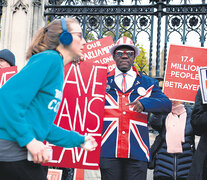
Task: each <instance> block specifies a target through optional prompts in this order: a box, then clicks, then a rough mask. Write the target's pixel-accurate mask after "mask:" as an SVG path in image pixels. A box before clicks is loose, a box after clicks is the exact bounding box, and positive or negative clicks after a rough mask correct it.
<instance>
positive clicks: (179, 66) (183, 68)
mask: <svg viewBox="0 0 207 180" xmlns="http://www.w3.org/2000/svg"><path fill="white" fill-rule="evenodd" d="M206 55H207V49H205V48H197V47H188V46H179V45H170V50H169V55H168V62H167V68H166V72H165V79H164V87H163V92H164V93H165V94H166V95H167V96H168V97H169V98H170V99H172V100H179V101H186V102H194V101H195V96H196V93H197V90H198V89H199V87H200V85H199V74H198V69H199V67H201V66H205V65H206V62H207V61H206Z"/></svg>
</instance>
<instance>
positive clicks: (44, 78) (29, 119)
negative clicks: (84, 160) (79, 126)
mask: <svg viewBox="0 0 207 180" xmlns="http://www.w3.org/2000/svg"><path fill="white" fill-rule="evenodd" d="M84 44H85V40H84V38H83V36H82V30H81V27H80V25H79V23H78V21H77V20H76V19H74V18H66V19H65V18H62V19H61V20H60V19H56V20H54V21H52V22H51V23H50V24H49V25H47V26H46V27H44V28H41V29H40V30H39V31H38V32H37V34H36V36H35V37H34V39H33V41H32V43H31V46H30V47H29V49H28V52H27V59H29V61H28V63H27V65H26V66H25V67H24V68H23V69H22V70H21V71H20V72H19V73H17V74H16V75H15V76H13V77H12V78H10V79H9V80H8V81H7V83H6V84H5V85H4V86H2V88H1V89H0V117H1V120H0V179H7V180H10V179H11V180H14V179H15V180H20V179H21V180H23V179H25V180H30V179H31V180H32V179H34V180H44V179H45V180H46V179H47V178H46V175H45V174H44V170H43V168H42V166H41V165H40V164H39V163H45V162H47V161H48V160H49V153H48V151H47V148H48V147H47V146H46V145H45V144H43V143H42V142H43V141H44V140H46V141H48V142H50V143H52V144H55V145H57V146H61V147H66V148H71V147H82V148H84V149H86V150H89V151H91V150H94V149H95V148H96V146H97V143H96V141H95V139H94V138H93V137H91V136H82V135H80V134H78V133H77V132H74V131H66V130H64V129H62V128H60V127H57V126H56V125H54V124H53V121H54V119H55V116H56V114H57V111H58V107H59V104H60V102H61V99H62V90H63V81H64V65H66V64H68V63H69V62H71V61H74V59H77V58H79V57H81V56H83V54H82V50H83V46H84ZM88 140H90V141H91V142H92V146H91V147H89V148H88V147H86V146H85V145H84V142H85V141H88ZM27 151H29V152H30V153H31V155H32V157H33V161H31V162H29V161H27V160H26V156H27Z"/></svg>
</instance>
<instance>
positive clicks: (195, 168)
mask: <svg viewBox="0 0 207 180" xmlns="http://www.w3.org/2000/svg"><path fill="white" fill-rule="evenodd" d="M191 125H192V127H193V131H194V133H195V134H196V135H198V136H200V141H199V143H198V146H197V149H196V152H195V154H194V156H193V162H192V166H191V168H190V173H189V176H188V180H206V179H207V131H206V129H207V104H203V102H202V96H201V90H200V89H199V90H198V92H197V95H196V99H195V104H194V108H193V111H192V116H191Z"/></svg>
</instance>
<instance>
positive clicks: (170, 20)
mask: <svg viewBox="0 0 207 180" xmlns="http://www.w3.org/2000/svg"><path fill="white" fill-rule="evenodd" d="M127 2H128V3H129V0H127V1H124V0H113V1H112V0H82V1H81V0H59V1H58V0H49V3H48V4H46V5H45V12H44V15H45V16H46V17H47V18H48V19H49V20H52V19H53V18H57V17H60V16H75V17H76V18H77V19H78V20H79V21H80V23H81V26H82V28H83V35H84V37H85V38H86V39H90V40H95V39H99V38H102V37H105V36H108V35H111V36H112V37H113V38H114V41H116V40H117V39H118V38H119V37H121V36H123V35H127V36H130V37H131V38H132V39H133V41H134V42H135V43H136V44H139V45H140V46H141V45H142V44H143V42H140V39H142V38H141V36H142V34H144V36H146V38H145V40H144V41H145V42H144V43H147V44H148V48H146V50H147V53H148V59H149V61H148V71H149V73H148V74H149V75H150V76H155V77H157V78H163V75H164V71H165V65H166V62H167V49H168V45H169V43H170V37H171V36H172V34H173V33H177V34H178V36H180V40H181V43H182V44H186V41H187V39H188V38H190V32H194V33H196V34H197V36H198V39H199V41H200V46H201V47H204V45H205V41H206V33H207V23H206V14H207V4H206V3H205V0H202V1H201V2H200V4H191V3H190V0H188V1H187V0H181V2H180V4H172V2H173V0H171V1H170V0H151V1H150V2H149V3H148V4H143V3H146V0H143V1H142V0H132V1H131V4H126V3H127ZM155 47H156V48H155ZM161 49H163V50H162V51H161ZM154 54H155V56H154ZM154 64H155V65H154ZM144 68H146V64H144V65H143V66H142V67H141V71H142V70H143V69H144ZM153 70H154V71H153ZM153 72H154V73H153Z"/></svg>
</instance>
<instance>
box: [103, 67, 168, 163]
mask: <svg viewBox="0 0 207 180" xmlns="http://www.w3.org/2000/svg"><path fill="white" fill-rule="evenodd" d="M136 100H139V101H140V102H141V103H142V105H143V106H144V113H137V112H134V111H133V110H132V108H131V107H129V106H126V104H128V103H131V102H134V101H136ZM170 111H171V102H170V100H169V99H168V98H167V97H166V96H165V95H164V94H163V93H162V91H161V90H160V88H159V86H158V82H157V81H156V80H155V79H153V78H151V77H148V76H145V75H140V74H139V73H137V77H136V79H135V81H134V84H133V86H132V87H131V88H130V89H129V90H127V91H126V92H125V93H123V92H122V91H121V90H120V89H119V88H118V86H117V85H116V83H115V82H114V71H112V72H111V73H109V75H108V77H107V90H106V100H105V114H104V122H103V134H102V147H101V157H109V158H131V159H136V160H140V161H146V162H148V161H149V160H150V152H149V134H148V126H147V112H170Z"/></svg>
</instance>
